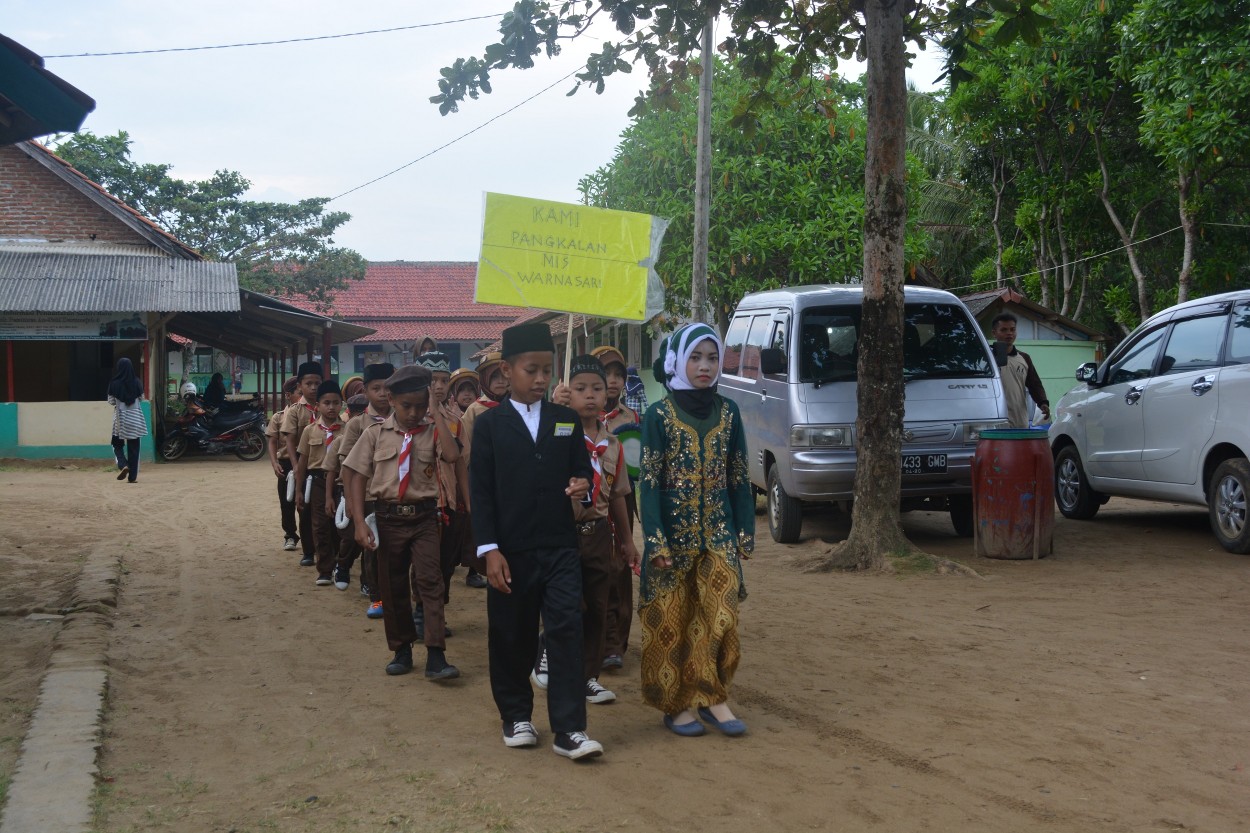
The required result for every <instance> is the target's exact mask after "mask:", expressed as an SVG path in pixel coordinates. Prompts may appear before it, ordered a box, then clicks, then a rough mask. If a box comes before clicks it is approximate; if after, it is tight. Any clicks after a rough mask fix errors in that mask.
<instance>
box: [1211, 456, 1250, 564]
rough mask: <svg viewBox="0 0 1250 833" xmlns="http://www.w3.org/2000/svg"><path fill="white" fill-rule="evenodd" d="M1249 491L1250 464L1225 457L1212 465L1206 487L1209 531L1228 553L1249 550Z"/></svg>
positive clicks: (1238, 458) (1249, 551)
mask: <svg viewBox="0 0 1250 833" xmlns="http://www.w3.org/2000/svg"><path fill="white" fill-rule="evenodd" d="M1248 493H1250V463H1248V462H1246V459H1245V458H1244V457H1237V458H1234V459H1232V460H1225V461H1224V462H1222V463H1220V464H1219V465H1218V466H1216V468H1215V473H1214V474H1212V475H1211V483H1210V484H1209V487H1208V489H1207V505H1208V507H1209V508H1210V514H1211V531H1212V532H1214V533H1215V537H1216V539H1217V540H1218V541H1219V542H1220V546H1222V547H1223V548H1224V549H1226V550H1228V551H1229V552H1235V553H1250V518H1248V517H1247V515H1246V496H1247V494H1248Z"/></svg>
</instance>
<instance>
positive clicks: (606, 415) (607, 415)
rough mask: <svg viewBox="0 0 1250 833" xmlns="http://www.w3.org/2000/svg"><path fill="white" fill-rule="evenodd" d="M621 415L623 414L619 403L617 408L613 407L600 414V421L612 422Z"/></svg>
mask: <svg viewBox="0 0 1250 833" xmlns="http://www.w3.org/2000/svg"><path fill="white" fill-rule="evenodd" d="M620 415H621V406H620V405H617V406H616V407H615V408H613V409H612V410H610V411H604V412H603V413H601V414H599V421H600V422H611V421H612V420H614V419H616V418H617V417H618V416H620Z"/></svg>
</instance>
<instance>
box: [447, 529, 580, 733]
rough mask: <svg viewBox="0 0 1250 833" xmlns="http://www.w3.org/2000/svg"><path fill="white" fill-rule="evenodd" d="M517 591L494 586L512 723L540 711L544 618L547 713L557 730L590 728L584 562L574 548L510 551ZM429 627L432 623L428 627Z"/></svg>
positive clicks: (497, 658)
mask: <svg viewBox="0 0 1250 833" xmlns="http://www.w3.org/2000/svg"><path fill="white" fill-rule="evenodd" d="M504 556H505V558H507V559H508V569H509V571H510V572H511V573H512V584H511V588H512V592H511V593H500V592H499V591H498V590H496V589H494V588H493V587H492V588H489V589H487V591H486V616H487V620H488V622H489V645H490V688H491V693H492V694H493V695H494V697H495V705H496V707H498V709H499V717H500V719H502V720H503V721H504V722H505V723H515V722H518V721H523V720H524V721H528V720H530V719H531V718H532V717H533V712H534V689H533V688H531V687H530V681H529V674H530V671H531V670H532V669H533V667H534V659H535V658H536V657H537V655H538V618H539V616H540V615H541V616H542V622H543V633H544V638H545V640H546V646H547V667H548V672H549V674H548V685H547V717H548V719H549V720H550V722H551V730H552V731H553V732H584V731H585V730H586V681H585V678H584V677H583V676H582V611H581V606H582V565H581V557H580V555H579V554H578V551H577V550H576V549H575V548H573V547H568V548H562V549H535V550H526V551H523V552H512V553H505V554H504ZM426 632H427V633H428V632H429V624H428V623H427V625H426Z"/></svg>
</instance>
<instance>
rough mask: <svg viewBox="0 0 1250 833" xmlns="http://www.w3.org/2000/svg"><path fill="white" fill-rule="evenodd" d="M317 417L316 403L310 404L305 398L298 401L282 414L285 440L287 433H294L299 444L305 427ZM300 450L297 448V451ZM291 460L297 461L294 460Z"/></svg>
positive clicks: (283, 437) (296, 442)
mask: <svg viewBox="0 0 1250 833" xmlns="http://www.w3.org/2000/svg"><path fill="white" fill-rule="evenodd" d="M316 419H317V407H316V406H315V405H309V404H308V403H307V402H306V401H304V400H303V399H301V400H300V401H299V402H296V403H295V404H294V405H291V406H290V407H289V408H287V409H286V413H284V414H283V416H282V439H283V441H285V440H286V435H287V434H294V435H295V444H296V445H299V441H300V437H301V436H303V433H304V429H305V428H307V427H308V424H309V423H311V422H314V421H315V420H316ZM298 452H299V450H298V449H296V453H298ZM291 462H295V461H294V460H292V461H291Z"/></svg>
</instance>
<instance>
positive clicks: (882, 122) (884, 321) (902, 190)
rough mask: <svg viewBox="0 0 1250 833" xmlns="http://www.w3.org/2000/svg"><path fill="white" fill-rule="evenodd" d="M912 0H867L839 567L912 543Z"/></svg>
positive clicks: (869, 563)
mask: <svg viewBox="0 0 1250 833" xmlns="http://www.w3.org/2000/svg"><path fill="white" fill-rule="evenodd" d="M904 2H905V0H867V2H866V3H865V4H864V22H865V37H864V42H865V47H866V49H865V51H866V52H867V57H868V89H867V111H868V135H867V146H868V147H867V151H868V156H867V161H866V169H865V174H864V197H865V199H864V309H863V319H862V324H861V326H860V333H859V384H858V386H857V387H858V391H859V394H858V395H859V417H858V419H856V421H855V433H856V441H857V446H858V449H857V450H858V463H857V465H856V469H855V508H854V510H853V512H852V514H851V534H850V536H849V537H848V538H847V539H846V541H844V542H843V543H842V544H840V545H839V546H838V547H836V548H835V549H834V551H833V552H832V554H831V556H830V558H831V562H832V565H833V566H835V567H842V568H852V569H880V568H881V567H883V566H884V565H885V563H886V561H885V559H886V555H887V554H890V553H901V552H906V551H909V550H911V548H912V547H911V544H909V543H908V541H907V539H906V538H905V537H904V536H903V530H902V527H901V525H900V521H899V494H900V488H901V479H902V469H901V464H900V462H899V461H900V459H901V453H902V430H903V232H904V224H905V222H906V219H907V192H906V187H905V181H904V180H905V176H906V169H905V166H904V161H905V160H904V152H905V140H906V132H907V131H906V118H907V86H906V81H905V75H904V70H905V68H906V53H905V48H906V47H905V43H904V40H903V17H904V13H905V6H904Z"/></svg>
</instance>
